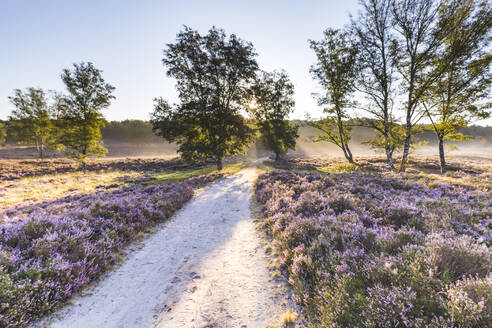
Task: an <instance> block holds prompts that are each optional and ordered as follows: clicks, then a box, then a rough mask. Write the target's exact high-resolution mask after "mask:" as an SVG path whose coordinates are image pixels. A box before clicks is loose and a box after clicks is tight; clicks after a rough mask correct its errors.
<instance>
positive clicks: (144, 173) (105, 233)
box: [0, 159, 246, 327]
mask: <svg viewBox="0 0 492 328" xmlns="http://www.w3.org/2000/svg"><path fill="white" fill-rule="evenodd" d="M0 163H1V167H2V170H0V172H2V173H4V172H9V175H7V174H4V175H3V177H7V179H2V180H1V181H0V195H1V198H0V200H1V201H0V218H1V220H0V226H1V231H0V298H1V299H2V307H1V309H0V326H1V327H19V326H27V325H28V324H29V323H32V322H33V320H34V319H36V318H39V317H40V316H42V315H44V314H46V313H49V312H51V311H52V310H53V309H55V308H57V307H59V306H60V305H61V304H63V303H65V302H66V301H67V300H68V299H70V298H71V296H72V295H74V294H75V293H78V292H79V291H80V290H81V289H82V288H83V287H84V286H86V285H87V284H88V283H90V282H91V281H94V280H95V279H97V278H99V277H101V275H102V274H103V273H104V272H105V271H107V270H108V269H110V268H112V267H113V266H114V265H116V264H118V263H119V262H120V261H121V259H122V257H121V254H122V251H123V250H124V249H125V247H126V246H127V245H129V244H130V243H131V242H132V241H134V240H136V239H138V238H141V237H142V236H144V235H145V233H146V232H148V231H150V230H149V229H151V228H152V227H154V226H156V225H158V224H159V223H161V222H164V221H166V220H167V219H169V218H170V217H171V216H172V215H173V214H174V212H176V211H177V210H178V209H179V208H181V206H182V205H183V204H184V203H186V202H187V201H188V200H190V199H191V198H192V197H193V193H194V190H196V189H197V188H201V187H203V186H205V185H206V184H208V183H210V182H212V181H215V180H217V179H220V178H221V177H223V176H225V175H229V174H233V173H235V172H237V171H239V170H240V169H241V168H242V167H243V166H244V165H245V164H246V162H245V161H239V162H237V161H236V162H235V163H230V164H225V166H224V170H223V172H221V173H220V174H219V173H217V172H216V171H215V170H214V168H213V167H211V166H210V165H208V164H201V165H189V164H184V163H182V162H180V161H179V160H175V159H174V160H164V159H150V160H149V159H134V160H110V161H105V160H103V161H97V162H93V163H90V164H89V167H90V168H91V169H90V170H89V171H88V172H87V173H83V172H80V171H78V170H77V167H76V166H75V165H74V163H73V162H71V161H68V160H42V161H41V160H32V161H24V162H23V165H24V166H21V167H18V166H15V165H14V166H12V161H11V160H8V161H5V160H3V161H0ZM52 164H53V165H52ZM11 167H13V169H11ZM12 172H13V173H17V175H16V176H15V177H14V176H12V174H11V173H12ZM48 172H49V174H46V173H48ZM56 172H66V173H58V174H54V173H56ZM24 175H25V176H26V177H22V176H24Z"/></svg>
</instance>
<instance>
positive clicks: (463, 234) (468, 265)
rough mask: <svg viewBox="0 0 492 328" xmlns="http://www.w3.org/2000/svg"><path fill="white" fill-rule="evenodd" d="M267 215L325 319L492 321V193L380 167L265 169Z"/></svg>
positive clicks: (331, 323) (262, 187)
mask: <svg viewBox="0 0 492 328" xmlns="http://www.w3.org/2000/svg"><path fill="white" fill-rule="evenodd" d="M255 192H256V198H257V200H258V202H259V203H260V204H262V212H263V214H264V217H265V218H264V220H263V224H264V227H265V229H266V231H267V232H268V233H269V234H270V235H271V236H272V237H273V242H274V245H275V247H276V249H277V250H278V252H279V254H280V263H281V270H282V272H283V274H284V275H286V276H287V277H288V279H289V282H290V283H291V285H292V286H293V288H294V290H295V293H296V298H297V301H298V303H300V304H301V305H302V306H303V307H304V309H305V311H306V316H307V317H308V318H309V319H310V320H311V322H312V323H313V324H314V325H315V326H320V327H456V326H459V327H486V326H487V325H488V324H490V322H491V319H492V309H491V307H492V293H491V290H492V275H491V268H492V252H491V250H490V246H491V242H492V239H491V237H492V218H491V213H492V201H491V200H492V199H491V195H490V193H484V192H472V191H470V190H468V189H466V188H464V187H451V186H448V185H438V186H436V187H435V188H432V189H431V188H428V187H425V186H423V185H420V184H417V183H411V182H404V181H401V180H397V179H392V178H389V177H385V176H383V175H380V174H372V175H371V174H356V173H355V174H354V173H351V174H347V173H346V174H336V175H322V174H315V173H309V174H308V173H294V172H272V173H267V174H263V175H261V176H260V177H259V179H258V182H257V185H256V191H255Z"/></svg>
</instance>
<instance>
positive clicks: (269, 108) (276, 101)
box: [249, 71, 299, 159]
mask: <svg viewBox="0 0 492 328" xmlns="http://www.w3.org/2000/svg"><path fill="white" fill-rule="evenodd" d="M251 93H252V97H253V98H252V101H251V102H250V106H249V109H250V110H251V112H252V113H253V116H254V117H255V118H256V120H257V121H258V130H259V132H260V137H259V141H260V144H261V145H262V146H264V147H265V148H266V149H268V150H271V151H273V152H274V153H275V156H276V159H278V158H279V157H280V155H284V154H287V152H288V151H289V149H293V150H295V148H296V140H297V138H299V127H298V126H297V125H293V124H292V123H290V122H289V121H288V120H287V116H288V115H289V114H290V113H292V112H293V110H294V106H295V101H294V99H293V96H294V85H293V84H292V83H291V82H290V81H289V77H288V76H287V73H285V72H283V71H282V72H273V73H267V72H263V73H262V75H261V76H260V77H259V78H258V79H257V80H256V83H255V84H254V85H253V86H252V87H251Z"/></svg>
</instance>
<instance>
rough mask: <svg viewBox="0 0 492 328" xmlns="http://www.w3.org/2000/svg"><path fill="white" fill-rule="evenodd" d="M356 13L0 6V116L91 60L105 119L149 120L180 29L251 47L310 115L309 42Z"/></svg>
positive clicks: (352, 3)
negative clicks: (215, 31)
mask: <svg viewBox="0 0 492 328" xmlns="http://www.w3.org/2000/svg"><path fill="white" fill-rule="evenodd" d="M357 10H358V0H306V1H301V0H297V1H294V0H283V1H279V0H249V1H236V0H220V1H219V0H216V1H204V0H201V1H195V0H187V1H164V0H160V1H158V0H154V1H151V0H138V1H137V0H133V1H130V0H84V1H75V0H63V1H62V0H43V1H39V0H29V1H28V0H0V119H6V118H7V117H8V115H9V113H10V112H11V111H12V109H13V106H12V104H10V103H9V100H8V96H10V95H12V93H13V89H15V88H20V89H24V88H27V87H41V88H43V89H47V90H50V89H51V90H57V91H64V85H63V83H62V81H61V79H60V74H61V72H62V70H63V69H64V68H70V67H71V65H72V64H73V63H76V62H81V61H91V62H93V63H94V65H95V66H96V67H97V68H99V69H101V70H103V77H104V78H105V80H106V81H107V82H109V83H110V84H112V85H113V86H115V87H116V90H115V93H114V95H115V96H116V99H115V100H114V101H113V102H112V104H111V106H110V107H109V108H108V109H105V110H104V115H105V117H106V118H107V119H108V120H124V119H143V120H148V119H149V115H150V112H151V111H152V109H153V99H154V98H155V97H159V96H161V97H164V98H165V99H167V100H168V101H170V102H171V103H173V102H177V101H178V99H177V96H176V92H175V89H174V83H175V82H174V80H173V79H172V78H169V77H167V76H166V73H165V72H166V71H165V67H164V66H163V65H162V62H161V60H162V57H163V54H162V51H163V49H164V48H165V46H166V44H168V43H172V42H174V41H175V39H176V34H177V33H178V32H179V31H180V30H181V29H182V28H183V25H186V26H189V27H191V28H193V29H197V30H198V31H199V32H200V33H202V34H205V33H206V32H207V31H208V29H210V28H211V27H212V26H214V25H215V26H217V27H219V28H223V29H225V31H226V33H228V34H230V33H235V34H236V35H238V36H239V37H240V38H242V39H244V40H246V41H250V42H252V43H253V45H254V46H255V49H256V52H257V53H258V63H259V65H260V68H261V69H263V70H267V71H271V70H274V69H284V70H286V71H287V73H288V74H289V76H290V78H291V81H292V82H293V83H294V86H295V100H296V110H295V112H294V113H293V114H292V115H291V118H293V119H302V118H304V116H305V113H307V112H309V113H310V114H311V115H312V116H317V115H319V114H320V113H321V109H320V108H319V107H318V106H317V105H316V102H315V101H314V99H313V97H312V93H313V92H316V91H319V87H318V86H317V84H316V82H315V81H313V79H312V77H311V75H310V73H309V67H310V65H312V64H313V63H314V62H315V56H314V53H313V52H312V50H311V49H310V48H309V45H308V40H309V39H315V40H319V39H321V38H322V33H323V30H324V29H326V28H328V27H331V28H340V27H343V26H344V25H345V24H347V23H348V22H349V13H352V14H354V15H355V14H356V13H357ZM489 121H490V122H486V123H489V124H492V120H489Z"/></svg>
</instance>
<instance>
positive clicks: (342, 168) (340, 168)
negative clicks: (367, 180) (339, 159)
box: [318, 163, 364, 173]
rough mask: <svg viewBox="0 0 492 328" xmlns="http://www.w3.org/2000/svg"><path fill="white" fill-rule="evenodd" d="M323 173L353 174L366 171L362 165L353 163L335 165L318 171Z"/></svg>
mask: <svg viewBox="0 0 492 328" xmlns="http://www.w3.org/2000/svg"><path fill="white" fill-rule="evenodd" d="M318 171H319V172H321V173H353V172H364V169H363V168H362V167H361V166H360V165H356V164H351V163H340V164H333V165H330V166H325V167H320V168H319V169H318Z"/></svg>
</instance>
